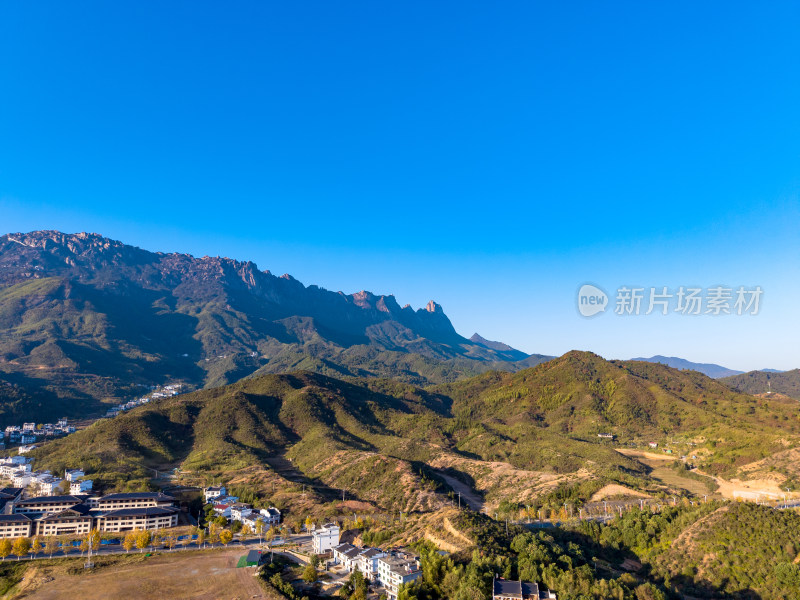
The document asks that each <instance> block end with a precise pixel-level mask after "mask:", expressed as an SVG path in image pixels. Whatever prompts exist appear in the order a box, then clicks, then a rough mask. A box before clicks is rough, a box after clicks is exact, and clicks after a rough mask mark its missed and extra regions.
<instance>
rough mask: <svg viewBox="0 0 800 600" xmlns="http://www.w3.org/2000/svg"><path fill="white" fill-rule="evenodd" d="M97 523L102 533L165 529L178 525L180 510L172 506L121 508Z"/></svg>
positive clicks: (102, 516)
mask: <svg viewBox="0 0 800 600" xmlns="http://www.w3.org/2000/svg"><path fill="white" fill-rule="evenodd" d="M95 521H96V523H97V528H98V529H100V530H101V531H132V530H134V529H164V528H166V527H175V526H176V525H177V524H178V509H177V508H175V507H171V506H169V507H163V506H148V507H144V508H121V509H119V510H112V511H110V512H107V513H105V514H104V515H101V516H98V517H97V518H96V519H95Z"/></svg>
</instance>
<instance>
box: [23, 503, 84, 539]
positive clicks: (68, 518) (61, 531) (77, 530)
mask: <svg viewBox="0 0 800 600" xmlns="http://www.w3.org/2000/svg"><path fill="white" fill-rule="evenodd" d="M28 516H32V515H28ZM93 525H94V519H93V518H92V515H91V511H90V509H89V507H88V506H87V505H86V504H76V505H74V506H71V507H69V508H65V509H64V510H62V511H59V512H56V513H50V514H45V515H43V516H41V517H40V518H37V519H33V529H34V530H35V535H45V536H46V535H68V534H84V533H89V532H91V531H92V529H93V527H92V526H93Z"/></svg>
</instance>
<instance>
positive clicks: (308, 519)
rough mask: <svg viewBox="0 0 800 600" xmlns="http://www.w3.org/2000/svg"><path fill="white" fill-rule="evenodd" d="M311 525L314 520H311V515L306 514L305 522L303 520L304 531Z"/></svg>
mask: <svg viewBox="0 0 800 600" xmlns="http://www.w3.org/2000/svg"><path fill="white" fill-rule="evenodd" d="M313 525H314V521H312V520H311V515H308V516H307V517H306V522H305V526H306V531H309V530H310V529H311V527H312V526H313Z"/></svg>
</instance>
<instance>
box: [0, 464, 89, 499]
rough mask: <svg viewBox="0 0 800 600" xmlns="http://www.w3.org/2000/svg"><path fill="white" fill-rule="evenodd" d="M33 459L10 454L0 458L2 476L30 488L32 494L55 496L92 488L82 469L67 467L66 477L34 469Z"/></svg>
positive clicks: (17, 486)
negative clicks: (32, 466)
mask: <svg viewBox="0 0 800 600" xmlns="http://www.w3.org/2000/svg"><path fill="white" fill-rule="evenodd" d="M32 463H33V459H30V458H28V457H26V456H9V457H6V458H2V459H0V478H2V479H6V480H8V481H10V482H11V485H12V486H13V487H15V488H20V489H24V488H28V490H29V492H30V493H32V494H38V495H40V496H54V495H56V494H61V493H67V492H68V493H70V494H83V493H84V492H89V491H91V489H92V480H91V479H86V478H85V474H84V472H83V470H82V469H67V470H66V471H65V472H64V477H63V478H61V477H58V476H56V475H54V474H53V473H51V472H50V471H34V470H32V468H31V465H32Z"/></svg>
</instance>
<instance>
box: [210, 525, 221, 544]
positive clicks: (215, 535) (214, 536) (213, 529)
mask: <svg viewBox="0 0 800 600" xmlns="http://www.w3.org/2000/svg"><path fill="white" fill-rule="evenodd" d="M217 541H219V525H217V524H216V523H211V525H209V526H208V543H209V544H211V547H212V548H213V547H214V543H215V542H217Z"/></svg>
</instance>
